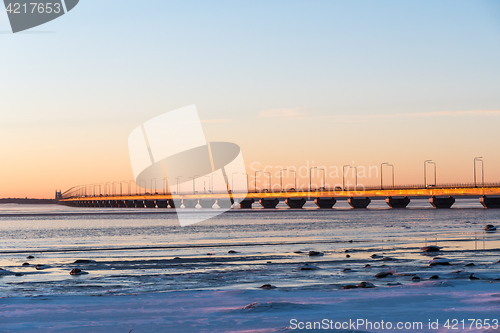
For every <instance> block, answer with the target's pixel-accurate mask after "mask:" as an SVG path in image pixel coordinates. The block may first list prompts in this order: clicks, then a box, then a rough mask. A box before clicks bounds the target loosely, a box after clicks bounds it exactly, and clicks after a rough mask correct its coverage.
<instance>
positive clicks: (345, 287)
mask: <svg viewBox="0 0 500 333" xmlns="http://www.w3.org/2000/svg"><path fill="white" fill-rule="evenodd" d="M357 287H358V286H355V285H353V284H346V285H345V286H344V287H342V289H356V288H357Z"/></svg>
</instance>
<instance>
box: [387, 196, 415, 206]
mask: <svg viewBox="0 0 500 333" xmlns="http://www.w3.org/2000/svg"><path fill="white" fill-rule="evenodd" d="M385 202H386V203H387V204H388V205H389V207H391V208H406V206H408V204H409V203H410V198H408V197H404V198H394V197H388V198H386V199H385Z"/></svg>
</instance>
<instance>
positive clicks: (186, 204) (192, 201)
mask: <svg viewBox="0 0 500 333" xmlns="http://www.w3.org/2000/svg"><path fill="white" fill-rule="evenodd" d="M197 203H198V200H195V199H182V204H183V205H184V207H186V208H194V206H196V204H197Z"/></svg>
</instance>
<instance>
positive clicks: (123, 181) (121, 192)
mask: <svg viewBox="0 0 500 333" xmlns="http://www.w3.org/2000/svg"><path fill="white" fill-rule="evenodd" d="M123 183H125V184H128V183H129V182H128V181H126V180H122V181H120V196H123V186H122V185H123ZM129 192H130V190H129Z"/></svg>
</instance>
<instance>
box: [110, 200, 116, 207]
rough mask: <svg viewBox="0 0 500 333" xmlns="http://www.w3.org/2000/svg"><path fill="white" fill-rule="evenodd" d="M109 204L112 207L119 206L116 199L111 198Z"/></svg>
mask: <svg viewBox="0 0 500 333" xmlns="http://www.w3.org/2000/svg"><path fill="white" fill-rule="evenodd" d="M109 205H110V206H111V207H114V208H117V207H118V201H116V200H109Z"/></svg>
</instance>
